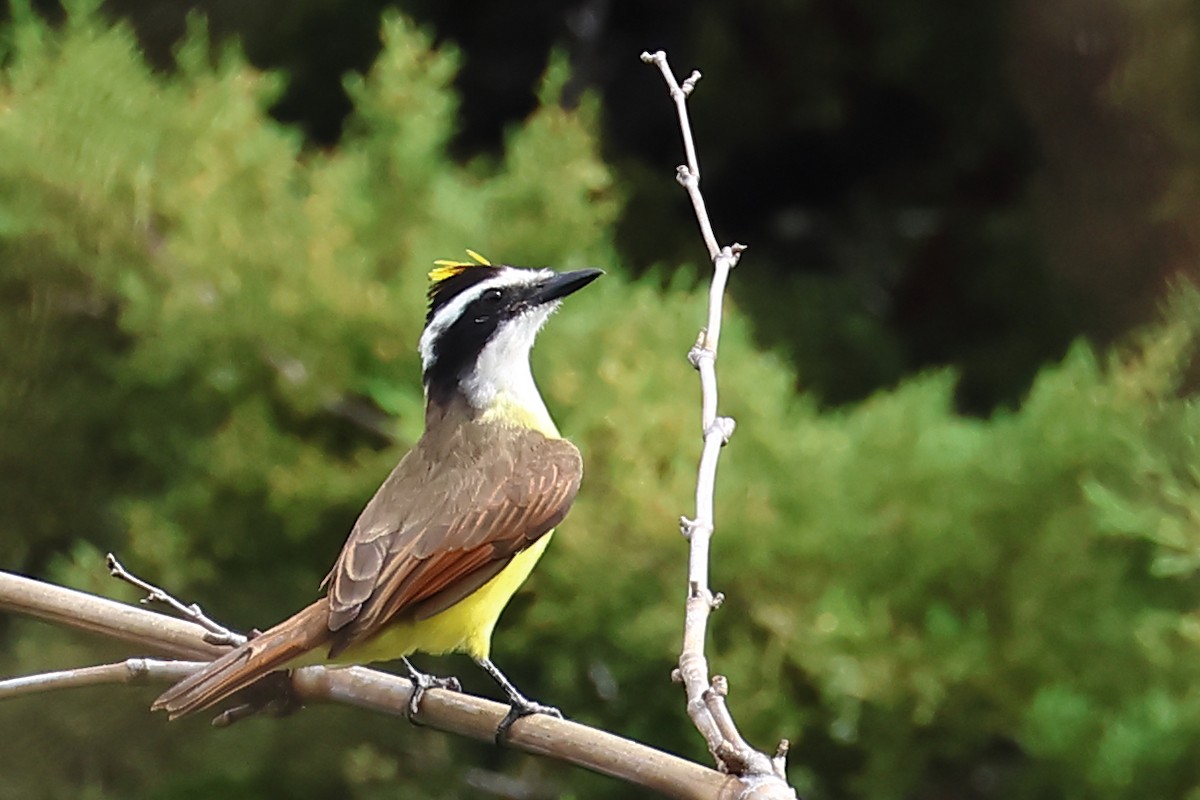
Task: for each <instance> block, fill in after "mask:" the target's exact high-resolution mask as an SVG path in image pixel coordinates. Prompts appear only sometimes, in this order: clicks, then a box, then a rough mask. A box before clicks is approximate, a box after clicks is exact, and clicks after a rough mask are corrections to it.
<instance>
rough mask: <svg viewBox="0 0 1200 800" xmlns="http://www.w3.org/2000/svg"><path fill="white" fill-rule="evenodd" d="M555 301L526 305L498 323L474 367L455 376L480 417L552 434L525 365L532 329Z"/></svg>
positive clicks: (555, 432)
mask: <svg viewBox="0 0 1200 800" xmlns="http://www.w3.org/2000/svg"><path fill="white" fill-rule="evenodd" d="M558 306H559V303H557V302H553V303H547V304H545V305H543V306H539V307H537V308H533V309H530V310H529V311H526V312H525V313H524V314H523V315H521V316H520V317H517V318H516V319H512V320H509V321H508V322H506V323H504V325H503V326H502V327H501V328H500V330H498V331H497V332H496V334H495V335H494V336H493V337H492V339H491V341H489V342H488V343H487V344H486V345H484V348H483V350H482V351H480V353H479V357H478V359H476V361H475V368H474V369H472V370H471V371H470V372H468V373H467V374H466V375H465V376H463V378H462V380H461V381H460V382H459V388H460V389H461V390H462V393H463V396H464V397H465V398H466V400H467V402H468V403H470V405H471V407H472V408H474V409H475V410H476V411H478V412H480V414H481V419H483V420H485V421H488V422H499V423H503V424H512V425H520V426H522V427H527V428H533V429H535V430H538V431H541V432H542V433H545V434H546V435H547V436H558V429H557V428H556V427H555V425H554V420H552V419H551V418H550V412H549V411H548V410H547V409H546V403H545V401H544V400H542V395H541V393H540V392H539V391H538V388H537V383H536V382H535V381H534V379H533V369H532V368H531V367H530V365H529V354H530V351H531V350H532V349H533V343H534V340H535V339H536V338H537V334H538V331H539V330H541V328H542V326H543V325H545V324H546V320H548V319H549V318H550V315H551V314H553V313H554V311H555V310H556V309H557V308H558Z"/></svg>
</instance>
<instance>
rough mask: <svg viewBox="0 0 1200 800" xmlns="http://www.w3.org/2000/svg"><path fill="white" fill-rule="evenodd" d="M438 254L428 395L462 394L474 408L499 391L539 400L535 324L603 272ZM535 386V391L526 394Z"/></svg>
mask: <svg viewBox="0 0 1200 800" xmlns="http://www.w3.org/2000/svg"><path fill="white" fill-rule="evenodd" d="M468 253H470V255H471V257H472V258H473V259H475V260H476V262H478V263H464V262H438V266H437V268H436V269H434V270H433V271H432V272H431V273H429V278H430V281H431V284H430V287H429V313H428V314H427V315H426V317H425V330H424V332H423V333H422V334H421V344H420V351H421V365H422V377H423V379H424V383H425V392H426V395H427V396H428V397H429V399H430V400H431V401H438V400H445V399H447V398H449V397H451V396H453V395H454V394H455V393H459V394H461V395H462V396H463V397H464V398H465V399H466V400H467V402H468V403H470V404H471V406H473V407H474V408H475V409H476V410H479V411H486V410H488V409H489V408H491V406H492V405H493V404H494V403H495V402H497V400H498V399H506V400H507V401H508V402H510V403H515V404H516V405H518V406H520V405H521V404H523V403H524V404H534V403H536V405H537V406H539V407H540V406H541V399H540V397H538V396H537V389H536V387H535V386H534V384H533V377H532V374H531V372H530V369H529V352H530V350H531V349H532V348H533V342H534V340H535V339H536V338H537V334H538V331H539V330H541V328H542V325H544V324H545V323H546V320H547V319H549V318H550V315H551V314H552V313H554V311H555V310H556V309H557V308H558V307H559V305H560V304H561V303H562V299H563V298H564V297H566V296H567V295H569V294H571V293H572V292H575V291H577V290H579V289H582V288H583V287H584V286H587V285H588V284H589V283H591V282H592V281H593V280H595V279H596V278H597V277H599V276H600V275H602V274H603V272H602V271H601V270H598V269H581V270H575V271H573V272H555V271H554V270H551V269H527V268H522V267H511V266H498V265H493V264H491V263H489V262H487V261H486V260H485V259H483V258H482V257H481V256H478V255H477V254H475V253H471V252H470V251H468ZM531 393H532V394H531Z"/></svg>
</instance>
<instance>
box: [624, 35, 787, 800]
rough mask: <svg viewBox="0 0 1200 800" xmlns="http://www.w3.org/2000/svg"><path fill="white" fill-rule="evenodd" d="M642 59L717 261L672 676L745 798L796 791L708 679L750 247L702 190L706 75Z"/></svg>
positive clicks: (702, 361) (663, 60) (779, 762)
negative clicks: (700, 111)
mask: <svg viewBox="0 0 1200 800" xmlns="http://www.w3.org/2000/svg"><path fill="white" fill-rule="evenodd" d="M642 61H644V62H646V63H648V64H653V65H655V66H656V67H658V70H659V72H661V73H662V76H663V80H664V81H666V83H667V87H668V89H669V90H670V92H671V99H672V101H673V102H674V104H675V110H676V113H677V115H678V117H679V128H680V131H681V132H682V135H683V149H684V154H685V157H686V159H687V163H686V164H682V165H680V166H679V167H678V168H677V171H676V178H677V179H678V181H679V183H680V185H682V186H683V188H684V189H685V190H686V191H687V193H688V197H689V198H691V201H692V208H693V210H694V211H695V212H696V221H697V222H698V223H699V226H700V234H701V236H702V237H703V238H704V244H705V247H706V248H707V249H708V254H709V258H710V259H711V260H712V262H713V277H712V284H711V286H710V288H709V294H708V318H707V324H706V325H705V327H704V328H703V329H701V331H700V335H699V336H698V337H697V339H696V343H695V344H694V345H693V346H692V349H691V350H690V351H689V352H688V360H689V361H690V362H691V364H692V366H694V367H695V368H696V369H697V370H698V371H699V373H700V391H701V415H700V417H701V430H702V431H703V434H704V449H703V451H702V452H701V455H700V465H699V468H698V470H697V476H696V513H695V516H694V517H692V518H688V517H683V518H681V520H680V524H681V528H682V530H683V533H684V535H685V536H686V537H687V540H688V594H687V604H686V608H685V612H684V630H683V647H682V651H681V653H680V656H679V668H678V669H677V670H676V671H675V672H674V673H673V675H674V677H675V678H676V679H677V680H679V681H680V682H682V683H683V685H684V689H685V691H686V693H687V709H688V715H689V716H690V717H691V719H692V722H693V723H694V724H695V726H696V729H697V730H698V731H700V734H701V735H702V736H703V737H704V740H705V742H706V743H707V744H708V749H709V750H710V751H711V752H712V754H713V756H714V757H715V758H716V760H717V765H718V766H719V767H720V769H721V770H722V771H723V772H729V773H731V774H734V775H738V776H741V777H742V778H743V779H744V782H745V792H746V795H747V796H749V794H750V793H753V794H754V797H756V798H760V797H780V798H784V797H795V792H794V791H793V790H792V789H791V787H789V786H788V785H787V782H786V780H787V775H786V758H785V757H786V753H787V743H786V741H784V742H781V743H780V746H779V748H778V749H777V750H776V753H775V755H774V756H773V757H772V756H768V755H766V754H765V753H761V752H759V751H757V750H755V749H754V748H753V747H751V746H750V745H749V744H748V743H747V742H746V740H745V739H744V738H742V735H741V734H740V733H739V732H738V729H737V725H736V724H735V723H734V721H733V716H732V715H731V714H730V713H729V707H728V705H727V703H726V702H725V698H726V696H727V695H728V693H729V686H728V682H727V681H726V679H725V678H724V677H722V676H720V675H716V676H713V677H712V678H711V680H710V678H709V671H708V660H707V658H706V657H705V655H704V645H705V639H706V636H707V629H708V618H709V615H710V614H711V613H712V611H713V609H714V608H716V607H717V606H718V605H720V601H721V599H722V598H721V596H720V595H719V594H713V592H712V590H711V589H709V585H708V574H709V547H710V542H711V539H712V535H713V530H714V525H715V523H714V520H715V511H714V499H713V498H714V494H715V487H716V478H717V460H718V458H719V457H720V453H721V448H722V447H723V446H724V445H725V444H727V443H728V442H729V438H730V437H731V436H732V435H733V432H734V428H735V424H734V421H733V419H731V418H730V417H721V416H718V414H717V368H716V361H717V346H718V344H719V343H720V339H721V312H722V306H723V303H724V297H725V285H726V283H727V281H728V279H729V272H730V270H732V269H733V268H734V267H735V266H736V265H737V263H738V260H739V258H740V257H741V255H742V253H743V252H744V251H745V249H746V248H745V246H744V245H741V244H731V245H728V246H726V247H721V246H720V245H719V244H718V243H717V239H716V236H715V234H714V233H713V228H712V223H711V221H710V220H709V216H708V210H707V207H706V205H705V203H704V196H703V195H702V194H701V191H700V162H699V159H698V158H697V157H696V145H695V141H694V140H693V137H692V129H691V123H690V122H689V120H688V113H687V99H688V97H689V96H690V95H691V94H692V91H693V90H694V89H695V87H696V82H697V81H699V80H700V73H699V72H696V71H693V72H692V74H691V75H690V76H689V77H688V78H687V79H686V80H685V81H684V82H683V84H682V85H681V84H679V83H678V82H677V81H676V80H675V75H674V73H673V72H672V71H671V67H670V65H669V64H668V63H667V56H666V54H665V53H663V52H662V51H659V52H656V53H642Z"/></svg>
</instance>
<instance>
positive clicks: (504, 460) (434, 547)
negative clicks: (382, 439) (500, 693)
mask: <svg viewBox="0 0 1200 800" xmlns="http://www.w3.org/2000/svg"><path fill="white" fill-rule="evenodd" d="M464 427H472V426H464ZM476 427H478V426H476ZM489 433H491V435H493V436H494V435H495V432H494V431H491V432H489ZM504 436H505V437H506V438H505V439H504V440H502V441H500V442H496V441H494V440H489V441H485V442H482V443H480V442H477V441H472V440H471V439H470V437H462V438H459V439H455V440H454V441H452V442H450V443H449V444H450V447H451V449H452V452H449V453H439V452H436V450H435V448H433V447H429V448H428V449H429V450H434V452H423V453H419V454H418V453H417V451H418V449H419V448H420V447H421V446H422V443H418V446H417V448H414V451H413V453H410V454H409V456H406V457H405V458H404V459H403V460H401V462H400V463H399V464H398V465H397V466H396V468H395V469H394V470H393V471H392V474H391V475H389V476H388V479H387V480H386V481H384V484H383V485H382V486H381V487H380V488H379V491H378V492H376V494H375V497H373V498H372V499H371V502H370V503H368V505H367V507H366V509H364V511H363V513H362V515H361V516H360V517H359V520H358V523H357V524H356V525H355V527H354V530H353V531H352V532H351V534H350V537H349V539H347V541H346V544H345V546H344V547H343V549H342V553H341V555H340V556H339V557H338V560H337V563H336V564H334V567H333V570H332V571H331V572H330V573H329V575H328V577H326V579H325V583H326V584H327V585H328V587H329V604H330V612H331V613H330V618H329V627H330V629H332V630H334V631H339V632H340V634H341V635H340V636H339V637H338V640H337V642H336V643H335V645H334V654H336V652H337V651H340V650H342V649H344V648H346V647H348V646H350V645H351V644H354V643H356V642H359V641H361V640H363V639H366V638H369V637H370V636H371V635H372V634H374V633H376V632H377V631H378V630H379V629H380V627H381V626H383V625H384V624H386V623H387V622H388V621H389V620H390V619H392V618H394V617H397V616H399V615H404V614H406V613H412V614H413V615H414V616H420V617H427V616H431V615H432V614H435V613H437V612H438V611H442V610H445V609H446V608H449V607H450V606H452V605H454V603H456V602H458V601H459V600H461V599H462V598H464V597H466V596H467V595H469V594H470V593H471V592H474V591H475V590H476V589H478V588H480V586H482V585H483V584H484V583H486V582H487V581H488V580H490V579H491V578H492V577H494V576H495V575H496V574H497V573H498V572H499V571H500V570H501V569H503V567H504V565H505V564H507V563H508V561H509V560H511V559H512V557H513V556H514V555H516V554H517V553H518V552H520V551H521V550H523V549H525V548H526V547H528V546H529V545H531V544H532V543H533V542H535V541H537V540H538V539H539V538H540V537H542V536H544V535H545V534H546V533H547V532H549V531H550V530H551V529H552V528H553V527H554V526H555V525H557V524H558V523H559V522H560V521H561V520H562V518H563V517H564V516H565V515H566V513H567V509H568V508H569V507H570V505H571V503H572V502H573V501H574V499H575V493H576V491H577V490H578V488H579V481H580V478H581V477H582V472H583V464H582V460H581V459H580V457H579V451H578V450H576V449H575V447H574V445H572V444H570V443H569V442H567V441H565V440H562V439H548V438H546V437H544V436H542V435H541V434H540V433H537V432H535V431H528V430H520V429H512V430H507V431H505V433H504ZM423 442H424V440H423ZM414 454H416V455H414ZM430 464H433V465H435V466H434V468H433V469H426V467H427V466H428V465H430ZM450 464H453V468H452V469H450V468H446V467H447V465H450ZM438 465H440V467H439V466H438Z"/></svg>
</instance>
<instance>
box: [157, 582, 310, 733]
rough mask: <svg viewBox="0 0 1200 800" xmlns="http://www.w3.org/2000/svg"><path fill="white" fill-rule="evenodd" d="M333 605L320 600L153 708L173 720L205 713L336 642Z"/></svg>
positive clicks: (190, 678) (210, 667) (200, 672)
mask: <svg viewBox="0 0 1200 800" xmlns="http://www.w3.org/2000/svg"><path fill="white" fill-rule="evenodd" d="M328 618H329V608H328V601H327V600H326V599H325V598H322V599H320V600H318V601H317V602H315V603H313V604H312V605H310V606H309V607H308V608H306V609H304V610H303V611H301V612H299V613H298V614H296V615H294V616H292V617H289V618H288V619H286V620H284V621H283V622H281V623H279V624H278V625H276V626H275V627H274V628H271V629H270V630H268V631H266V632H265V633H261V634H259V635H258V636H256V637H254V638H253V639H251V640H250V641H248V642H246V643H245V644H243V645H241V646H240V647H236V648H234V649H233V650H231V651H229V652H228V653H226V654H225V655H223V656H221V657H220V658H218V659H217V660H216V661H213V662H212V663H211V664H208V665H207V666H205V667H203V668H201V669H199V670H197V671H196V672H193V673H192V674H191V675H189V676H187V677H186V678H184V679H183V680H181V681H180V682H179V683H177V684H175V685H174V686H172V687H171V688H170V689H168V690H167V691H165V692H163V693H162V694H161V695H159V698H158V699H157V700H155V701H154V704H153V705H151V706H150V708H151V709H152V710H154V711H166V712H167V713H168V714H169V715H170V717H171V719H175V718H177V717H182V716H183V715H184V714H191V713H192V712H193V711H201V710H203V709H205V708H208V707H209V706H211V705H214V704H215V703H219V702H221V701H222V700H224V699H225V698H226V697H229V695H231V694H233V693H234V692H237V691H239V690H241V689H245V688H246V687H247V686H249V685H250V684H252V683H254V682H255V681H257V680H258V679H259V678H261V677H263V676H264V675H266V674H267V673H269V672H271V671H273V670H276V669H279V668H281V667H283V666H285V665H286V664H288V663H289V662H291V661H294V660H296V659H297V658H298V657H300V656H301V655H303V654H305V653H307V652H308V651H310V650H313V649H315V648H317V647H320V646H321V645H323V644H325V643H326V642H327V641H329V639H330V638H331V637H332V635H333V634H332V633H331V632H330V630H329V626H328V624H327V620H328Z"/></svg>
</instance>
